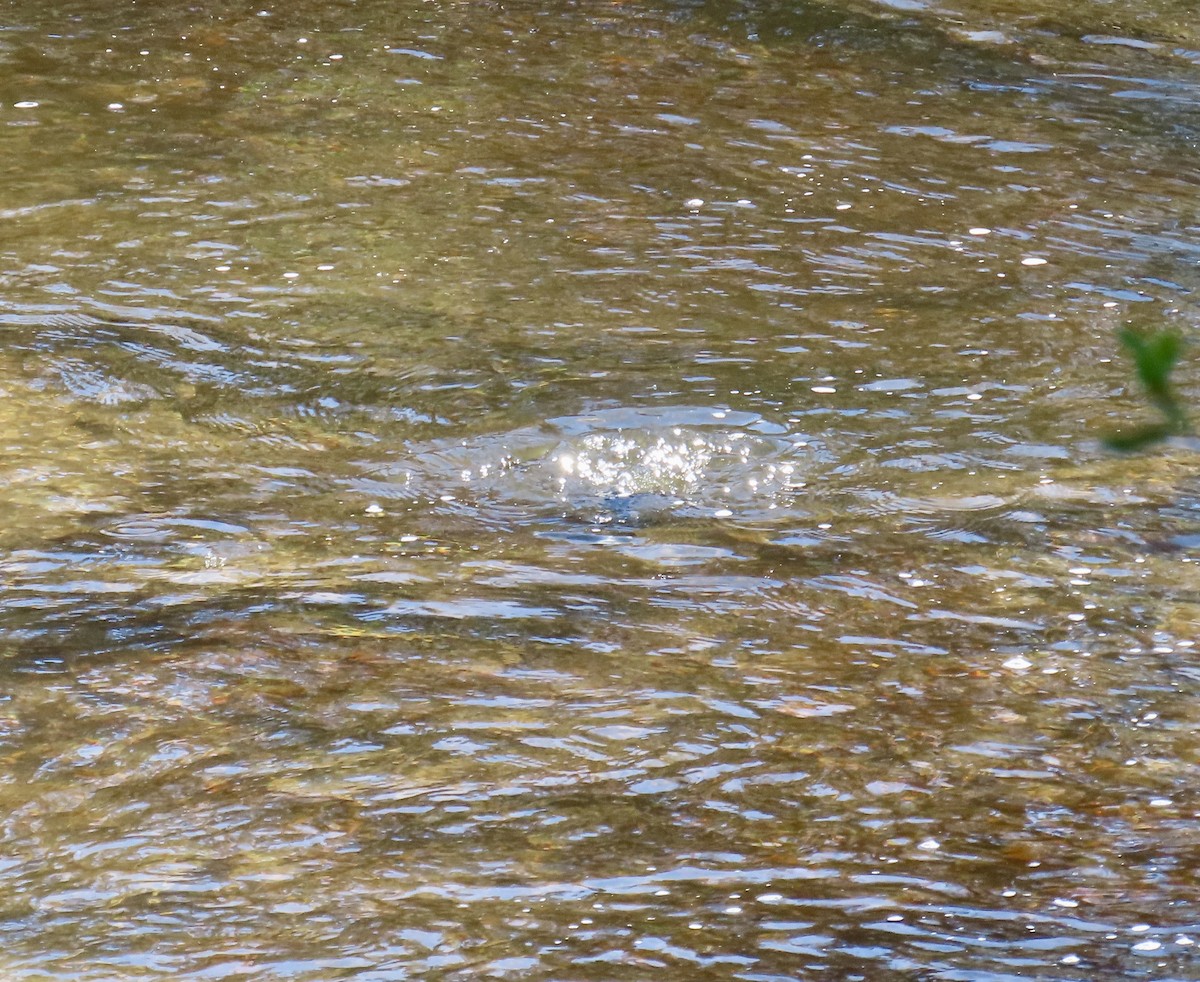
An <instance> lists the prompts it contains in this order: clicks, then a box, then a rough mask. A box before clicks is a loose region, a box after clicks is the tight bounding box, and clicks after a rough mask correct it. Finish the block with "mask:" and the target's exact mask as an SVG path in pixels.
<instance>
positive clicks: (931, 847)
mask: <svg viewBox="0 0 1200 982" xmlns="http://www.w3.org/2000/svg"><path fill="white" fill-rule="evenodd" d="M917 848H918V849H923V850H924V851H925V852H937V851H938V850H939V849H941V848H942V844H941V843H940V842H938V841H937V839H926V840H925V841H924V842H919V843H917Z"/></svg>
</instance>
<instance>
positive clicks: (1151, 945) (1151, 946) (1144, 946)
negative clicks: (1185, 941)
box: [1133, 938, 1162, 951]
mask: <svg viewBox="0 0 1200 982" xmlns="http://www.w3.org/2000/svg"><path fill="white" fill-rule="evenodd" d="M1161 947H1162V944H1161V943H1160V942H1158V941H1155V940H1154V939H1153V938H1147V939H1146V940H1145V941H1139V942H1138V943H1137V944H1135V945H1134V946H1133V950H1134V951H1158V949H1159V948H1161Z"/></svg>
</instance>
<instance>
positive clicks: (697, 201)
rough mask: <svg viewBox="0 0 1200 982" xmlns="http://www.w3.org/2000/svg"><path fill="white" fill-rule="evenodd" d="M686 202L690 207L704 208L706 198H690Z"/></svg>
mask: <svg viewBox="0 0 1200 982" xmlns="http://www.w3.org/2000/svg"><path fill="white" fill-rule="evenodd" d="M684 204H685V205H687V206H688V207H689V208H703V207H704V199H703V198H688V199H687V201H685V202H684Z"/></svg>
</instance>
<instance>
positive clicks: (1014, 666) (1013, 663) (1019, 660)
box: [1004, 655, 1033, 672]
mask: <svg viewBox="0 0 1200 982" xmlns="http://www.w3.org/2000/svg"><path fill="white" fill-rule="evenodd" d="M1004 667H1005V668H1007V669H1009V670H1010V671H1013V672H1023V671H1025V670H1026V669H1027V668H1032V667H1033V662H1031V661H1030V660H1029V659H1028V658H1026V657H1025V656H1024V655H1013V657H1012V658H1010V659H1008V661H1006V662H1004Z"/></svg>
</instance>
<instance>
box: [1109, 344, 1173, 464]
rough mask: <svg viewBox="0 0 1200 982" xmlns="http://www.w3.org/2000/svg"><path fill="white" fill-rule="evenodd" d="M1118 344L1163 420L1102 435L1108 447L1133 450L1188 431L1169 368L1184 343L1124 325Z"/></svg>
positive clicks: (1123, 450) (1170, 368)
mask: <svg viewBox="0 0 1200 982" xmlns="http://www.w3.org/2000/svg"><path fill="white" fill-rule="evenodd" d="M1118 336H1119V337H1120V339H1121V343H1122V344H1123V345H1124V346H1125V348H1126V349H1127V350H1128V351H1129V352H1130V354H1132V355H1133V365H1134V371H1135V372H1136V373H1137V377H1138V381H1139V382H1141V385H1142V388H1143V389H1144V390H1145V392H1146V396H1147V397H1148V398H1149V400H1150V403H1151V405H1153V406H1154V407H1155V408H1156V409H1157V410H1158V411H1159V412H1160V413H1161V414H1162V416H1163V421H1162V422H1160V423H1154V424H1150V425H1147V426H1142V427H1139V428H1138V429H1136V430H1130V431H1129V432H1127V433H1117V434H1113V435H1110V436H1108V437H1106V438H1105V440H1104V445H1105V446H1106V447H1108V448H1109V449H1110V450H1117V451H1120V452H1121V453H1133V452H1134V451H1137V450H1144V449H1145V448H1147V447H1149V446H1152V445H1154V444H1155V443H1159V442H1161V441H1163V440H1165V439H1167V438H1168V437H1172V436H1179V435H1181V434H1184V433H1187V432H1188V423H1187V415H1186V414H1185V413H1184V411H1183V406H1181V405H1180V403H1179V400H1178V398H1176V396H1175V392H1174V390H1173V389H1172V388H1171V371H1172V370H1173V369H1174V368H1175V364H1176V362H1178V361H1179V355H1180V353H1181V352H1182V350H1183V342H1182V341H1181V340H1180V339H1179V337H1178V335H1175V334H1172V333H1170V332H1167V331H1161V332H1159V333H1157V334H1150V335H1145V334H1139V333H1137V332H1136V331H1132V330H1130V329H1129V328H1123V329H1122V330H1121V332H1120V334H1119V335H1118Z"/></svg>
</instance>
